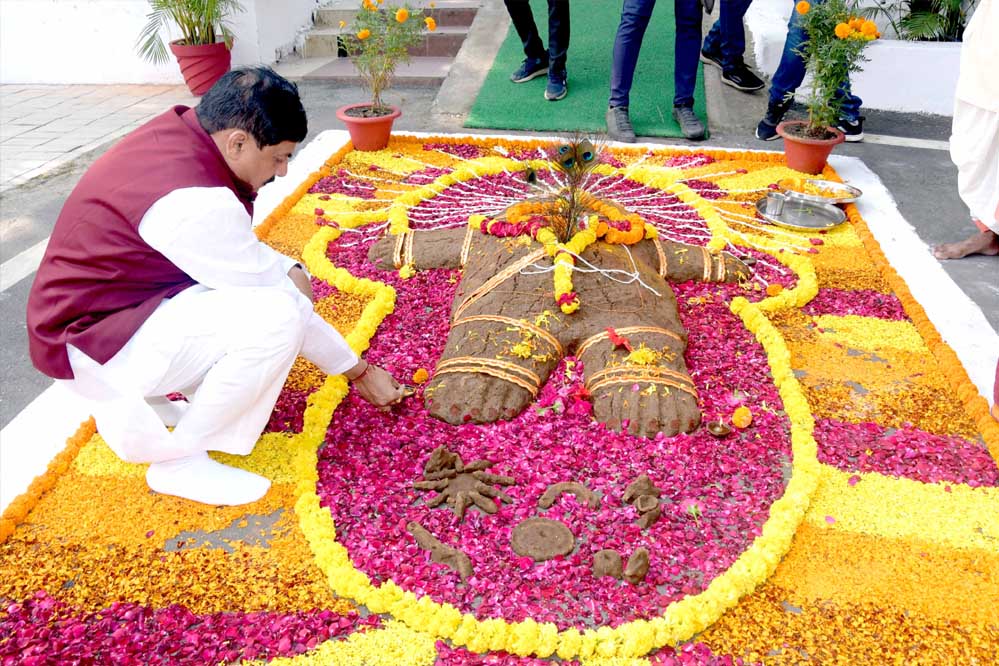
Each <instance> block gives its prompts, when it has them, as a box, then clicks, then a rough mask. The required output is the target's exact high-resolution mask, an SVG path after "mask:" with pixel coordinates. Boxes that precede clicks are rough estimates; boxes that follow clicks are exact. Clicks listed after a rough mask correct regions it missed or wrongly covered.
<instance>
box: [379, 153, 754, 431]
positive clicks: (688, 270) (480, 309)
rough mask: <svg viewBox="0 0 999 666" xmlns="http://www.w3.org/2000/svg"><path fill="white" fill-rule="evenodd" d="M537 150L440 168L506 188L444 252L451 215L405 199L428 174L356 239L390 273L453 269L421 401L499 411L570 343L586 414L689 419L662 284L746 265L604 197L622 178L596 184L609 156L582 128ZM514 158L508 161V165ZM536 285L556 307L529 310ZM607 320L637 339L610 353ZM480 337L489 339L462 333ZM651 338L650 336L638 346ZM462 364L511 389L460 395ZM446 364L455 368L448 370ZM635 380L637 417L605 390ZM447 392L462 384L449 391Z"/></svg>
mask: <svg viewBox="0 0 999 666" xmlns="http://www.w3.org/2000/svg"><path fill="white" fill-rule="evenodd" d="M549 155H550V159H548V160H529V161H527V162H526V163H524V162H519V163H518V162H515V161H513V160H497V159H496V158H487V159H484V160H479V161H477V162H475V163H469V164H468V165H467V167H466V169H467V171H466V172H465V173H463V174H462V175H461V176H457V175H456V174H450V175H448V176H444V177H442V178H440V179H439V180H440V181H446V182H445V186H450V187H457V186H458V184H460V183H462V182H464V181H463V179H464V178H465V175H466V174H467V175H469V176H473V175H474V176H481V175H482V172H483V171H485V172H492V173H496V174H497V175H499V176H501V177H503V176H505V177H506V181H505V182H504V184H503V185H502V188H501V189H503V191H504V192H506V191H509V193H510V195H511V196H510V197H505V196H504V197H503V198H505V199H507V200H506V201H504V202H503V203H504V205H503V206H502V208H501V209H499V210H497V211H494V212H493V213H492V214H490V215H485V214H482V213H478V212H472V213H470V214H468V216H467V219H468V223H467V227H466V230H465V232H464V234H463V235H462V236H461V240H460V253H457V254H456V253H455V252H454V248H455V245H456V243H457V242H458V235H457V233H455V232H457V231H458V230H457V229H448V228H446V227H444V228H442V225H437V226H431V227H429V228H424V227H422V226H421V225H420V224H418V222H419V220H421V219H422V218H421V217H420V215H419V214H417V212H418V210H417V209H418V206H419V205H420V203H421V202H422V201H426V199H427V195H430V196H431V197H432V198H434V199H436V198H438V197H443V196H444V194H443V192H442V190H441V189H439V188H438V187H436V186H427V187H426V188H424V191H423V192H421V194H420V196H421V197H423V198H422V199H420V200H419V201H417V200H416V197H415V196H414V197H412V198H408V199H407V197H406V195H403V197H402V199H403V202H402V203H403V205H404V206H406V208H405V209H404V208H403V206H402V205H400V206H397V207H396V208H394V209H393V210H392V211H390V213H389V222H390V228H391V229H392V231H393V233H394V236H393V235H390V236H389V237H388V238H387V239H383V241H379V242H378V243H376V245H375V246H373V248H372V250H373V251H374V254H373V255H371V254H370V253H369V258H372V260H373V261H376V263H377V262H379V261H381V260H382V259H383V258H384V259H389V258H390V260H391V265H392V266H394V267H395V268H397V269H399V274H400V276H401V277H403V278H408V277H411V276H412V275H413V274H414V272H415V269H416V268H417V267H419V268H421V269H422V268H433V267H434V266H435V265H436V266H449V267H455V266H457V267H460V268H462V269H463V271H464V273H465V278H464V280H463V282H462V289H461V291H460V294H459V296H458V297H457V299H456V300H457V302H456V304H455V306H454V309H453V312H452V324H451V332H452V333H451V335H449V338H448V339H449V343H448V345H447V347H446V349H445V352H444V354H443V355H442V356H441V359H440V361H439V362H438V366H437V369H436V371H435V372H434V373H433V375H434V379H433V380H432V381H431V382H430V384H429V385H428V387H427V390H426V397H427V401H428V407H429V408H430V410H431V413H432V414H433V415H434V416H438V417H439V418H442V419H443V420H446V421H449V422H458V421H459V420H461V419H471V420H473V421H476V422H490V421H493V420H495V419H496V418H499V417H500V416H501V414H502V417H503V418H511V417H513V416H514V415H516V414H518V413H520V411H521V410H523V409H524V407H526V405H527V402H529V401H531V400H534V399H535V398H537V396H538V394H539V392H540V390H541V388H542V387H543V386H544V384H545V382H546V381H547V378H548V376H549V373H550V372H551V371H552V370H553V369H554V366H555V364H557V363H558V361H559V360H561V359H562V358H563V357H565V356H566V354H567V352H569V351H571V350H573V349H575V350H576V351H575V357H576V358H577V359H579V360H581V361H583V363H584V366H585V368H586V372H587V373H588V376H587V379H586V383H585V386H584V389H585V390H586V391H588V392H590V393H591V394H593V399H594V409H595V412H594V416H595V417H597V418H598V419H599V420H600V421H602V422H609V423H612V424H617V425H612V426H611V427H612V428H618V427H622V424H623V427H628V423H631V424H632V426H631V432H632V433H633V434H640V435H646V436H653V435H654V434H656V433H658V432H663V433H664V434H667V435H674V434H676V433H677V432H681V431H682V432H690V431H692V430H693V429H695V428H696V427H697V426H698V425H699V424H700V411H699V408H698V404H697V390H696V389H695V386H694V382H693V381H692V380H691V379H690V377H689V375H688V373H687V370H686V368H685V366H684V361H683V355H684V349H685V346H686V337H685V334H684V332H683V325H682V323H681V322H680V320H679V318H678V315H677V312H676V305H675V298H672V297H670V298H664V296H665V295H666V292H669V291H670V286H669V282H668V281H669V280H678V281H680V282H682V281H685V280H699V281H702V282H716V283H720V282H735V281H740V280H746V279H748V278H749V277H750V272H749V270H748V268H747V267H746V266H745V265H744V264H743V263H742V262H741V261H739V260H738V259H736V258H735V257H734V256H732V255H728V254H723V253H721V252H720V251H719V249H720V248H712V249H709V248H707V247H704V246H703V245H701V244H689V243H684V242H680V241H678V240H673V239H666V240H665V242H664V241H663V239H661V238H660V232H659V230H658V229H657V228H656V227H654V226H653V225H652V224H649V223H647V222H646V221H645V219H643V216H642V215H641V214H639V213H638V212H634V211H631V210H629V209H628V208H627V207H626V206H624V205H622V204H621V203H620V202H618V201H617V200H616V198H617V195H619V194H621V193H623V195H624V196H623V198H624V200H626V201H631V199H629V193H634V192H635V185H633V184H631V183H629V182H628V181H623V180H619V181H618V183H617V184H616V185H615V186H614V187H611V188H608V183H607V182H606V181H607V177H608V169H609V165H607V164H604V163H602V162H601V161H600V159H599V158H600V151H599V149H598V147H597V146H595V145H594V143H593V142H592V141H590V140H589V139H587V138H581V137H573V139H572V140H570V141H567V142H565V143H562V144H559V145H557V146H556V147H555V148H554V149H552V150H551V152H550V154H549ZM518 164H519V170H512V169H511V170H509V171H508V170H507V169H509V168H510V167H511V166H512V165H518ZM644 196H645V195H638V197H639V200H640V198H641V197H644ZM667 197H669V198H667ZM667 197H663V196H662V195H660V196H659V199H666V201H667V203H665V204H663V203H662V201H660V202H659V205H671V206H678V208H677V210H684V211H685V214H687V215H690V214H691V211H692V208H690V207H689V205H688V204H686V203H683V202H682V201H680V200H678V199H679V198H678V197H675V195H667ZM489 198H490V197H488V196H487V197H482V198H481V199H480V198H476V199H475V201H482V202H488V200H489ZM493 198H496V199H497V201H503V199H501V198H498V197H493ZM670 198H671V199H672V203H670ZM682 226H683V225H682V224H678V225H677V227H682ZM414 227H415V228H414ZM476 232H478V233H476ZM681 233H683V230H681ZM702 238H703V237H702ZM477 239H478V240H477ZM487 239H488V240H487ZM690 240H694V241H696V240H699V239H697V238H691V239H690ZM702 242H703V241H702ZM389 247H390V249H389ZM473 252H474V258H473V256H472V255H473ZM441 255H447V257H444V256H441ZM435 261H436V262H437V263H436V264H435ZM470 262H472V263H471V264H470ZM549 274H550V275H551V280H552V282H551V283H549V284H551V285H552V286H551V287H548V288H546V287H545V286H544V282H543V281H539V279H538V278H540V277H544V276H547V275H549ZM580 276H586V279H582V278H581V277H580ZM577 282H578V285H577ZM602 282H606V283H609V284H601V283H602ZM643 292H644V293H646V294H648V296H647V297H646V296H643V295H642V293H643ZM545 294H553V296H551V297H549V296H545ZM539 297H540V298H541V299H543V298H553V300H554V304H553V305H554V306H555V307H553V308H552V310H554V311H555V312H554V313H553V312H552V310H546V309H544V308H543V306H542V309H541V310H539V309H538V304H539ZM647 298H648V300H646V299H647ZM587 299H590V301H591V303H590V306H589V308H587V310H586V312H585V315H584V314H581V313H580V310H581V308H586V307H587V306H586V302H587ZM556 308H557V309H556ZM555 313H560V314H559V315H557V316H556V314H555ZM560 317H561V318H560ZM622 327H623V328H622ZM615 328H622V330H625V329H627V330H629V331H631V334H632V335H634V336H635V344H636V345H638V346H639V347H640V349H639V350H637V351H635V352H634V353H632V350H631V349H630V348H629V349H628V352H629V353H627V354H622V353H620V352H619V349H620V347H621V344H620V343H619V342H618V341H617V338H614V340H611V339H610V338H608V336H607V334H606V332H605V330H614V329H615ZM664 336H665V338H664ZM479 339H481V340H484V341H485V340H492V341H493V343H496V344H500V345H501V348H499V349H489V348H488V344H493V343H488V344H486V346H482V345H478V346H475V345H472V343H471V342H470V340H479ZM496 341H502V342H498V343H497V342H496ZM653 343H655V344H658V345H661V346H659V347H652V346H648V345H652V344H653ZM470 345H471V346H474V352H472V353H470V352H469V351H468V350H469V349H470V348H471V347H470ZM475 375H480V376H483V377H489V378H494V379H499V380H501V381H503V382H505V383H507V384H509V385H513V386H516V387H518V388H519V389H522V390H523V393H522V394H520V395H518V396H516V397H514V398H498V399H497V400H498V404H496V405H490V406H488V407H484V406H480V405H471V406H469V405H468V404H467V402H468V401H467V396H468V395H469V393H468V392H469V391H477V390H479V389H478V387H477V383H476V380H474V379H472V377H473V376H475ZM455 376H457V377H458V379H457V380H456V381H451V382H449V381H447V380H448V378H449V377H455ZM483 381H486V380H485V379H483ZM639 385H640V387H642V388H644V389H645V390H644V391H642V393H641V394H640V395H639V396H637V397H636V398H635V399H634V400H635V401H637V402H638V403H639V404H641V405H643V407H642V409H643V410H644V411H645V412H647V413H646V417H644V418H643V419H642V422H641V423H639V422H638V421H637V420H635V419H631V420H630V421H629V419H628V417H627V416H624V415H623V412H624V411H625V410H626V409H627V408H628V401H627V400H624V399H622V400H620V401H619V400H617V399H616V398H615V397H614V396H613V395H612V394H620V392H621V391H623V390H624V389H625V388H630V387H632V386H639ZM459 387H462V388H459ZM459 394H462V395H464V398H465V399H464V401H463V402H461V403H460V404H459V403H458V401H457V398H458V396H459ZM618 402H620V403H621V404H617V403H618ZM483 412H490V413H491V416H484V415H483Z"/></svg>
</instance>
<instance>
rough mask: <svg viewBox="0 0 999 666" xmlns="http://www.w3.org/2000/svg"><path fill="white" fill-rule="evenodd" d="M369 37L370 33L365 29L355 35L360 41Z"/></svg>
mask: <svg viewBox="0 0 999 666" xmlns="http://www.w3.org/2000/svg"><path fill="white" fill-rule="evenodd" d="M370 36H371V31H370V30H368V29H367V28H365V29H364V30H361V31H360V32H358V33H357V38H358V39H360V40H361V41H364V40H365V39H367V38H368V37H370Z"/></svg>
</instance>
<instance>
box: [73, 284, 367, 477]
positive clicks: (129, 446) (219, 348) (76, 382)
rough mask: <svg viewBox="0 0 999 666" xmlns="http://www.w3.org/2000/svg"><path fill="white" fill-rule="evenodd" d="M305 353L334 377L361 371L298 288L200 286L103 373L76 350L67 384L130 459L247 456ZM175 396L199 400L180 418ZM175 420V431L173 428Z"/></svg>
mask: <svg viewBox="0 0 999 666" xmlns="http://www.w3.org/2000/svg"><path fill="white" fill-rule="evenodd" d="M298 354H302V355H303V356H305V357H306V358H307V359H309V360H310V361H312V362H313V363H315V364H316V365H318V366H319V368H320V369H321V370H323V371H324V372H326V373H327V374H339V373H342V372H344V371H345V370H348V369H349V368H351V367H353V366H354V365H355V364H356V363H357V356H355V355H354V353H353V352H352V351H351V350H350V348H349V347H348V345H347V343H346V341H344V339H343V337H342V336H341V335H340V334H339V333H338V332H337V331H336V329H334V328H333V327H332V326H330V325H329V324H328V323H327V322H326V321H324V320H323V319H322V318H321V317H319V315H317V314H316V313H315V312H314V311H313V308H312V303H310V302H309V300H308V299H307V298H306V297H305V296H303V295H302V294H301V293H299V292H298V291H297V290H296V289H295V288H294V286H293V285H292V283H291V281H290V280H289V281H288V286H287V287H285V286H280V287H233V288H226V289H208V288H206V287H203V286H201V285H196V286H194V287H191V288H189V289H187V290H185V291H183V292H181V293H180V294H178V295H177V296H175V297H173V298H171V299H168V300H164V301H163V302H162V303H161V304H160V305H159V307H158V308H157V309H156V310H155V311H154V312H153V314H152V315H151V316H150V317H149V319H147V320H146V321H145V323H143V324H142V326H141V327H140V328H139V330H138V331H136V333H135V335H133V336H132V338H131V339H130V340H129V341H128V343H127V344H126V345H125V346H124V347H123V348H122V349H121V350H120V351H119V352H118V353H117V354H116V355H115V356H114V357H113V358H111V360H109V361H108V362H107V363H105V364H104V365H100V364H98V363H97V362H96V361H94V360H93V359H91V358H90V357H89V356H87V355H86V354H84V353H83V352H81V351H80V350H79V349H76V348H74V347H72V346H70V348H69V360H70V364H71V365H72V367H73V374H74V376H75V378H74V379H72V380H68V381H67V382H66V383H67V385H68V386H69V387H70V388H72V389H73V390H74V391H76V392H77V393H78V394H80V395H81V396H82V397H84V398H85V399H86V400H88V401H89V403H90V405H91V409H92V412H93V415H94V418H95V420H96V422H97V429H98V430H99V431H100V433H101V435H102V436H103V437H104V440H105V441H106V442H107V443H108V446H110V447H111V449H112V450H113V451H114V452H115V453H116V454H118V456H119V457H121V458H122V459H123V460H126V461H128V462H143V463H151V462H162V461H166V460H174V459H177V458H182V457H185V456H189V455H192V454H194V453H198V452H202V451H223V452H226V453H234V454H238V455H246V454H248V453H250V451H252V450H253V447H254V445H255V444H256V441H257V439H258V438H259V436H260V433H261V431H262V430H263V429H264V426H265V425H266V424H267V419H268V417H269V416H270V413H271V410H272V409H273V408H274V403H275V402H276V401H277V397H278V394H279V393H280V391H281V387H282V385H283V384H284V381H285V379H286V378H287V376H288V371H289V370H290V369H291V365H292V363H293V362H294V361H295V357H296V356H297V355H298ZM174 392H180V393H184V394H185V395H186V396H187V397H188V398H189V400H190V401H191V404H190V406H189V408H188V409H187V410H186V411H184V412H183V415H182V416H180V418H179V420H176V419H175V418H171V415H170V410H169V409H168V407H169V406H168V405H167V404H166V403H167V402H168V401H166V400H165V399H164V398H163V396H165V395H166V394H168V393H174ZM174 411H176V410H174ZM174 416H175V415H174ZM174 421H175V423H176V427H175V428H174V430H173V432H170V431H168V430H167V429H166V427H165V426H164V423H166V424H168V425H169V424H172V423H173V422H174Z"/></svg>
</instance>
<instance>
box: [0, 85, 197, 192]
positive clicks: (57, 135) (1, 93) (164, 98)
mask: <svg viewBox="0 0 999 666" xmlns="http://www.w3.org/2000/svg"><path fill="white" fill-rule="evenodd" d="M196 102H197V99H196V98H195V97H192V96H191V93H190V92H189V91H188V90H187V88H186V87H185V86H182V85H176V86H154V85H65V86H60V85H30V84H24V85H19V84H4V85H0V192H4V191H6V190H8V189H10V188H13V187H16V186H18V185H21V184H23V183H25V182H27V181H29V180H31V179H32V178H35V177H37V176H40V175H42V174H44V173H46V172H49V171H51V170H53V169H55V168H57V167H59V166H61V165H62V164H65V163H67V162H69V161H71V160H73V159H75V158H77V157H79V156H81V155H83V154H85V153H87V152H90V151H91V150H93V149H95V148H98V147H100V146H102V145H104V144H106V143H108V142H110V141H114V140H115V139H117V138H119V137H121V136H123V135H124V134H126V133H128V132H129V131H131V130H132V129H134V128H136V127H138V126H139V125H141V124H142V123H144V122H145V121H147V120H149V119H150V118H152V117H153V116H155V115H157V114H159V113H162V112H163V111H165V110H166V109H168V108H169V107H171V106H173V105H175V104H186V105H189V106H193V105H194V104H195V103H196Z"/></svg>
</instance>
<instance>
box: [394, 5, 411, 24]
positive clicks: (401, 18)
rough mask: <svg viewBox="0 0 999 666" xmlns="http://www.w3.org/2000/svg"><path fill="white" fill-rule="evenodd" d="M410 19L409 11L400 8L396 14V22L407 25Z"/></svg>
mask: <svg viewBox="0 0 999 666" xmlns="http://www.w3.org/2000/svg"><path fill="white" fill-rule="evenodd" d="M408 18H409V10H408V9H406V8H405V7H400V8H399V9H398V10H397V11H396V13H395V20H396V21H398V22H399V23H405V22H406V19H408Z"/></svg>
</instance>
